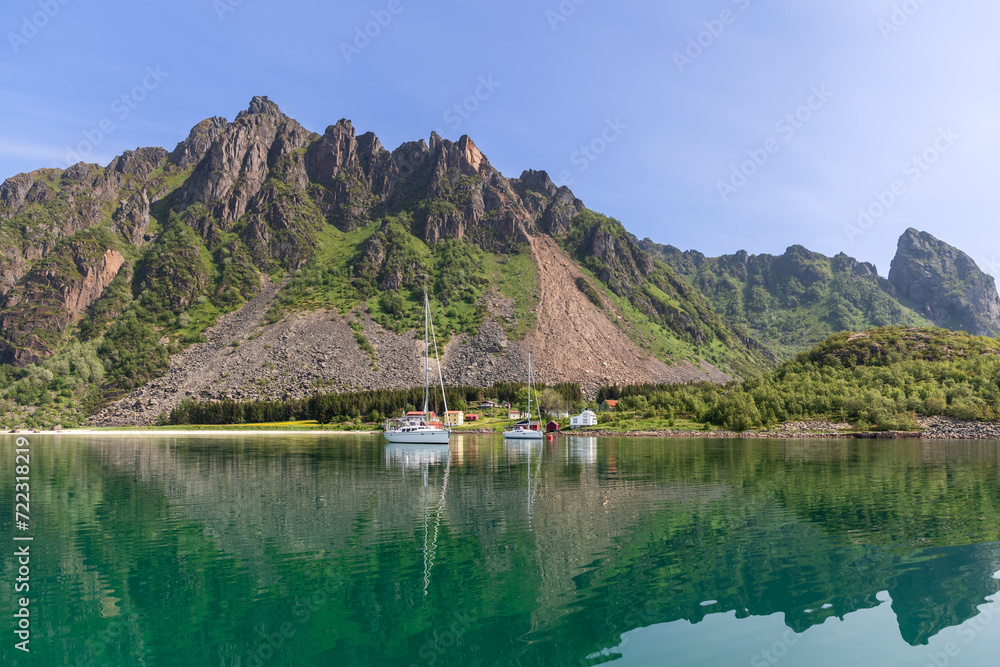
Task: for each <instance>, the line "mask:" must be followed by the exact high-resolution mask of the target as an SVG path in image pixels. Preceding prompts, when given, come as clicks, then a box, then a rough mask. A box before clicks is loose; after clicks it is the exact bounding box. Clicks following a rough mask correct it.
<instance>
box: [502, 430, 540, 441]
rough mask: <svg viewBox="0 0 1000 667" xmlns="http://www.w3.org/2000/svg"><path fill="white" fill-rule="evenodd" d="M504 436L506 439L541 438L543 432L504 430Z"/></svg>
mask: <svg viewBox="0 0 1000 667" xmlns="http://www.w3.org/2000/svg"><path fill="white" fill-rule="evenodd" d="M503 437H504V439H505V440H541V439H542V434H541V432H540V431H531V430H528V429H525V430H516V431H504V432H503Z"/></svg>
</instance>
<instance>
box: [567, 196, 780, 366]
mask: <svg viewBox="0 0 1000 667" xmlns="http://www.w3.org/2000/svg"><path fill="white" fill-rule="evenodd" d="M559 242H560V244H561V245H562V247H563V248H564V249H565V250H566V252H567V253H569V255H570V256H571V257H573V258H574V259H576V260H577V261H578V262H580V264H581V265H582V267H583V269H584V273H589V274H590V276H592V277H593V278H594V279H595V280H593V281H590V283H592V284H591V285H589V287H590V288H591V290H593V287H594V285H602V286H603V288H604V289H603V292H604V296H605V297H606V298H607V299H608V300H609V301H611V302H612V303H613V304H614V305H615V308H616V310H617V311H618V312H619V313H620V314H621V315H622V316H623V318H624V322H619V321H618V320H617V319H616V318H615V317H614V316H612V321H615V322H618V323H619V326H621V327H622V328H623V330H624V331H625V333H626V334H628V336H629V337H630V338H631V339H632V340H633V341H635V342H636V343H637V344H638V345H639V346H640V347H642V348H643V349H646V350H648V351H650V352H652V353H653V354H654V355H656V356H658V357H660V358H674V359H686V360H689V361H693V362H695V363H697V361H698V359H705V360H707V361H709V362H711V363H712V364H714V365H716V366H718V367H720V368H722V369H724V370H725V369H728V370H729V371H730V372H732V373H734V374H736V375H740V376H743V377H751V376H755V375H759V374H760V373H762V372H764V371H765V370H767V369H768V368H770V367H771V359H770V358H769V356H768V353H767V352H766V351H765V350H764V349H763V348H762V347H761V346H760V345H759V344H757V342H756V341H755V340H753V339H752V338H751V337H749V336H747V335H746V334H745V333H744V332H743V331H741V330H740V329H738V328H735V327H733V326H732V325H731V324H730V323H728V322H727V321H726V320H725V319H723V318H722V317H721V316H720V315H719V314H718V313H717V312H716V311H715V309H713V307H712V305H711V304H709V302H708V301H707V300H706V299H705V298H704V297H703V296H702V295H701V294H700V293H699V292H698V290H697V289H695V288H693V287H691V285H689V284H687V283H685V282H684V281H683V280H682V279H681V278H680V277H679V276H678V275H677V273H676V272H675V271H674V270H673V269H671V268H670V267H669V266H668V265H667V264H665V263H664V262H662V261H658V260H656V259H654V257H653V256H651V255H650V254H649V253H647V252H646V251H645V250H643V249H642V248H641V247H639V245H638V244H637V243H636V241H635V239H634V238H633V237H632V235H631V234H629V233H628V232H627V231H626V230H625V228H624V227H623V226H622V225H621V223H620V222H618V221H617V220H615V219H613V218H609V217H607V216H604V215H600V214H598V213H594V212H592V211H589V210H584V211H583V212H582V213H580V214H579V215H577V216H576V217H575V218H573V220H572V222H571V225H570V228H569V231H568V232H567V233H566V234H565V235H564V236H563V237H562V238H560V239H559ZM584 282H585V283H586V282H587V281H584ZM577 287H578V288H580V289H581V290H582V291H583V292H584V293H585V294H586V295H587V297H588V298H590V299H591V301H594V299H595V297H596V294H592V293H591V291H588V290H587V289H586V287H588V285H586V284H585V285H582V286H581V285H580V283H579V282H578V283H577Z"/></svg>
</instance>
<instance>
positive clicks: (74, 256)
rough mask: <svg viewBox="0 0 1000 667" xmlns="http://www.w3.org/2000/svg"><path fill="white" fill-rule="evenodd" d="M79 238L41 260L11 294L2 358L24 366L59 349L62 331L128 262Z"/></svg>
mask: <svg viewBox="0 0 1000 667" xmlns="http://www.w3.org/2000/svg"><path fill="white" fill-rule="evenodd" d="M87 241H96V243H94V242H91V243H81V242H79V240H77V241H76V242H70V243H67V244H64V245H63V246H62V247H61V248H59V249H58V250H57V251H56V252H53V253H52V254H51V255H50V256H49V257H47V258H46V260H45V261H41V262H38V263H37V264H36V265H35V266H34V267H33V268H32V270H31V271H30V272H29V273H28V275H27V277H26V278H25V279H24V281H23V282H22V283H21V284H19V285H18V286H17V287H16V288H15V289H14V290H13V291H12V292H11V293H10V294H8V295H7V297H6V299H5V301H4V304H3V312H2V315H0V330H2V331H3V340H2V341H0V361H2V362H3V363H11V364H16V365H24V364H29V363H33V362H36V361H39V360H41V359H43V358H45V357H47V356H48V355H50V354H51V353H52V352H54V351H55V350H56V349H57V348H58V346H59V344H60V343H61V342H62V333H63V331H64V330H65V329H66V327H68V326H69V325H70V324H71V323H72V322H74V321H75V320H76V318H77V317H78V316H79V315H80V313H82V312H83V311H84V310H85V309H86V308H88V307H90V305H91V304H93V303H94V302H95V301H97V299H99V298H100V297H101V295H102V294H103V293H104V290H105V288H107V286H108V285H110V284H111V281H113V280H114V279H115V277H116V276H117V275H118V272H119V271H121V269H122V267H123V266H124V265H125V257H124V256H123V255H122V254H121V253H120V252H118V251H117V250H114V249H112V248H107V247H102V245H103V244H101V243H100V240H97V239H87Z"/></svg>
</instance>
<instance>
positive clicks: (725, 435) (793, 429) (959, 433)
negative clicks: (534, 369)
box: [7, 417, 1000, 440]
mask: <svg viewBox="0 0 1000 667" xmlns="http://www.w3.org/2000/svg"><path fill="white" fill-rule="evenodd" d="M918 423H919V424H920V426H921V427H922V429H923V430H921V431H854V430H851V426H850V425H849V424H844V423H841V424H835V423H832V422H789V423H786V424H783V425H781V426H779V427H777V429H776V430H770V431H742V432H737V431H694V430H685V429H650V430H631V431H616V430H614V429H607V428H602V429H593V430H584V429H575V430H566V431H558V432H556V433H553V434H552V435H553V436H554V437H558V436H563V437H576V438H718V439H721V440H764V439H776V440H790V439H855V440H1000V422H966V421H960V420H958V419H953V418H950V417H922V418H920V419H918ZM7 433H8V434H10V435H15V434H16V435H32V436H37V435H132V436H136V435H142V436H155V435H170V436H178V435H241V436H245V435H262V434H268V435H354V436H358V435H370V436H381V435H382V431H338V430H329V429H315V430H311V429H310V430H306V429H301V430H295V429H280V428H276V429H266V428H258V429H239V428H234V429H226V428H218V427H212V428H189V429H163V430H157V429H149V428H143V427H138V428H135V429H128V428H115V429H114V430H110V429H109V430H102V429H100V428H73V429H62V430H59V431H53V430H47V431H42V430H37V431H35V430H31V429H17V430H16V433H15V432H14V431H8V432H7ZM452 435H459V436H462V435H471V436H486V437H490V436H500V435H502V431H496V430H494V429H486V428H480V429H468V430H462V431H453V432H452Z"/></svg>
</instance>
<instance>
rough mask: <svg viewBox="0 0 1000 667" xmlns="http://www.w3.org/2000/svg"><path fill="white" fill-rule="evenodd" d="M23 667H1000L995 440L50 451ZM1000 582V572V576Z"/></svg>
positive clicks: (172, 442) (7, 585) (252, 444)
mask: <svg viewBox="0 0 1000 667" xmlns="http://www.w3.org/2000/svg"><path fill="white" fill-rule="evenodd" d="M29 438H30V439H31V443H32V444H31V449H32V454H31V530H30V534H31V535H32V536H33V537H34V540H33V542H31V554H32V555H31V580H30V585H31V591H30V596H31V603H30V606H29V608H30V610H31V641H30V649H31V653H30V654H24V653H23V652H21V651H18V650H15V648H14V644H15V642H17V641H18V639H17V638H16V637H15V636H14V634H13V630H14V627H15V619H13V617H12V615H13V612H14V611H15V610H16V609H17V601H16V598H17V597H19V596H18V595H15V594H14V592H13V585H14V580H15V578H16V576H17V573H16V568H17V565H16V563H15V560H14V557H13V555H12V552H13V550H14V546H13V545H14V544H15V543H14V542H13V541H12V536H13V535H14V534H15V533H17V531H16V530H15V526H14V525H13V500H14V488H13V484H14V479H13V477H14V472H13V466H14V455H13V451H12V450H13V448H14V436H2V437H0V445H2V446H3V450H2V452H0V461H2V463H0V470H2V471H3V474H2V476H0V544H3V545H4V546H3V549H2V551H0V553H2V554H3V562H2V573H3V574H2V577H3V584H2V586H0V609H3V610H4V614H5V617H6V618H8V622H7V623H6V624H5V625H4V628H5V630H4V635H3V637H4V638H3V642H2V645H0V664H3V665H63V664H70V665H213V666H235V665H240V666H248V665H400V666H402V667H409V666H410V665H426V666H441V665H463V666H465V665H470V666H476V665H483V666H487V665H593V664H600V663H606V662H613V663H614V664H616V665H710V666H715V665H721V666H727V665H750V666H751V667H758V666H762V665H778V664H780V665H809V666H813V665H915V666H917V667H922V666H923V665H934V666H935V667H943V666H944V665H994V664H997V657H996V656H997V655H1000V621H998V620H994V619H995V617H998V616H1000V595H998V594H997V593H998V590H1000V581H998V580H997V579H996V578H995V573H997V572H998V571H1000V543H998V540H1000V485H998V465H1000V464H998V459H1000V457H998V454H1000V444H998V443H995V442H979V443H956V442H916V441H898V442H894V441H880V442H860V441H859V442H855V441H836V442H834V441H719V440H655V439H624V438H623V439H592V438H563V439H560V440H558V441H556V442H552V443H548V442H547V443H544V444H539V443H535V444H531V445H526V444H525V445H510V444H505V443H504V442H503V441H502V440H499V439H495V438H485V437H483V438H473V437H465V438H459V439H457V441H454V440H455V439H453V443H452V445H451V446H450V448H449V447H437V448H433V447H432V448H419V447H405V446H391V445H385V444H384V443H383V442H382V441H381V439H380V438H378V437H371V436H365V437H360V436H359V437H317V436H309V435H260V436H252V437H242V436H235V437H234V436H231V435H228V436H227V435H211V436H186V437H166V436H161V437H136V436H122V435H114V436H99V437H87V438H85V437H80V436H41V435H36V436H29ZM998 576H1000V575H998Z"/></svg>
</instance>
